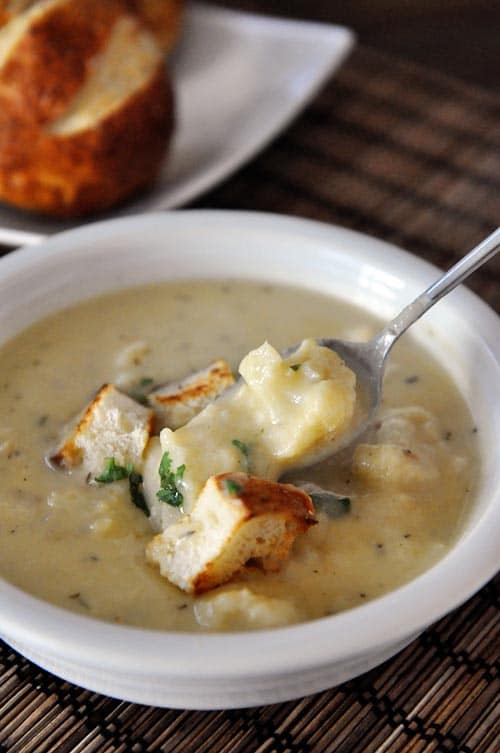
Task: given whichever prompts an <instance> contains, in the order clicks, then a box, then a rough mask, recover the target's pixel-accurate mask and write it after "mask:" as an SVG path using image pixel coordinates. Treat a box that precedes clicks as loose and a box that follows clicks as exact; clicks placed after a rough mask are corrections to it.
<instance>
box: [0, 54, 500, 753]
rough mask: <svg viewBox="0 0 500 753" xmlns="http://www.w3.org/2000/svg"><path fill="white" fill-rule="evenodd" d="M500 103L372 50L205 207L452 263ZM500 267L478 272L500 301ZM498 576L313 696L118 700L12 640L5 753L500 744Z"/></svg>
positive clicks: (410, 750)
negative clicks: (236, 701) (286, 219)
mask: <svg viewBox="0 0 500 753" xmlns="http://www.w3.org/2000/svg"><path fill="white" fill-rule="evenodd" d="M499 115H500V98H497V97H495V96H493V95H491V94H488V93H486V92H479V91H477V90H474V89H471V88H469V87H466V86H464V85H462V84H459V83H457V82H455V81H451V80H448V79H445V78H443V77H441V76H438V75H436V74H433V73H430V72H428V71H425V70H423V69H421V68H418V67H415V66H410V65H407V64H403V63H401V62H400V61H397V60H395V59H392V58H389V57H386V56H383V55H380V54H377V53H374V52H372V51H369V50H367V49H363V48H361V49H359V50H357V51H356V52H355V54H354V55H353V56H352V57H351V58H350V60H349V61H348V63H347V64H346V66H345V67H344V69H343V70H342V72H341V74H340V75H339V76H338V77H337V78H336V79H335V80H334V81H332V82H331V84H330V85H328V86H327V87H326V89H325V90H324V91H323V92H322V94H321V95H320V96H319V97H317V98H316V100H315V101H314V102H313V103H312V105H311V106H310V107H309V108H308V110H307V112H306V113H305V114H304V115H303V116H302V117H301V118H300V119H299V120H298V121H297V122H296V123H295V124H294V125H293V127H291V128H290V129H289V130H288V131H287V132H286V134H285V135H283V136H282V137H280V138H279V139H278V140H277V141H276V142H275V143H274V144H273V145H272V146H271V147H269V148H268V149H267V150H266V151H265V152H264V153H263V154H262V155H261V156H259V157H258V158H257V159H256V160H254V161H253V162H252V163H251V164H250V165H249V166H248V167H247V168H245V169H244V170H242V171H240V173H239V174H238V175H237V176H236V177H234V178H232V179H231V180H229V181H227V182H226V183H225V184H224V185H223V186H222V187H221V188H219V189H218V190H217V191H214V192H213V193H212V194H210V195H209V196H207V197H204V198H203V199H202V200H201V201H199V202H198V203H197V206H204V207H218V208H234V209H252V210H253V209H256V210H262V211H271V212H280V213H287V214H296V215H301V216H304V217H309V218H313V219H319V220H323V221H327V222H332V223H338V224H341V225H344V226H347V227H351V228H354V229H356V230H360V231H363V232H366V233H370V234H372V235H375V236H378V237H380V238H383V239H384V240H388V241H392V242H394V243H396V244H398V245H401V246H403V247H405V248H406V249H408V250H409V251H412V252H414V253H416V254H418V255H420V256H421V257H423V258H425V259H427V260H429V261H431V262H433V263H435V264H437V265H438V266H441V267H446V266H449V265H450V264H451V263H452V262H453V261H454V260H455V259H457V258H458V257H459V256H460V255H462V253H463V252H464V251H465V250H466V249H468V248H469V247H472V246H473V245H474V244H475V243H477V242H478V241H479V240H480V239H481V238H482V237H484V235H486V234H487V233H488V232H489V231H491V230H492V229H494V227H495V226H496V225H497V224H498V218H499V217H500V118H499ZM499 282H500V263H499V261H498V260H497V261H496V262H495V261H494V262H492V263H490V264H489V265H488V266H487V267H486V268H483V270H481V271H479V272H478V273H476V275H475V276H474V277H473V279H472V281H471V287H472V288H474V289H475V290H476V291H477V292H478V293H479V294H480V295H481V296H482V298H483V299H485V300H486V301H487V302H488V303H490V305H492V306H493V307H495V308H496V309H497V310H499V309H500V284H499ZM499 594H500V578H499V579H497V580H496V581H493V582H492V583H490V584H488V585H487V586H486V587H485V588H484V589H483V590H482V591H481V592H480V593H479V594H477V595H476V596H475V597H474V598H472V599H471V600H470V601H469V602H467V604H465V605H464V606H462V607H461V608H459V609H457V610H456V611H455V612H453V613H452V614H450V615H448V616H447V617H445V618H444V619H442V620H441V621H440V622H438V623H437V624H436V625H434V626H433V627H432V628H431V629H429V630H427V631H426V632H425V633H424V634H423V635H422V636H421V637H420V638H418V639H417V640H416V641H414V642H413V643H412V644H411V645H410V646H409V647H408V648H407V649H405V650H404V651H402V652H401V653H400V654H399V655H398V656H396V657H395V658H394V659H392V660H390V661H388V662H386V663H385V664H384V665H382V666H381V667H378V668H377V669H375V670H373V671H372V672H370V673H368V674H366V675H364V676H363V677H361V678H358V679H356V680H353V681H351V682H349V683H346V684H344V685H342V686H341V687H339V688H336V689H333V690H331V691H328V692H325V693H320V694H317V695H315V696H311V697H308V698H305V699H302V700H300V701H295V702H290V703H284V704H277V705H274V706H266V707H258V708H253V709H246V710H237V711H220V712H192V711H189V712H188V711H173V710H165V709H156V708H152V707H145V706H140V705H136V704H130V703H124V702H120V701H116V700H113V699H110V698H106V697H104V696H100V695H98V694H95V693H91V692H89V691H86V690H82V689H81V688H78V687H76V686H73V685H71V684H69V683H66V682H63V681H61V680H59V679H57V678H55V677H54V676H52V675H51V674H49V673H47V672H45V671H43V670H40V669H39V668H37V667H36V666H34V665H32V664H31V663H29V662H28V661H26V660H24V659H23V658H22V657H20V656H19V655H18V654H16V653H15V652H13V651H12V650H11V649H10V648H9V647H7V646H5V645H0V753H7V752H8V753H33V752H35V751H36V752H37V753H45V752H46V753H94V752H97V751H98V752H99V753H122V752H123V753H149V752H151V753H153V752H156V751H162V752H163V753H170V752H171V751H172V752H173V751H176V753H178V752H179V751H182V752H184V751H186V752H188V751H196V753H365V752H366V753H431V752H432V753H434V752H437V753H440V752H443V753H498V751H499V750H500V745H499V740H500V715H499V703H498V698H499V680H498V658H499V657H498V650H499V645H500V641H499V638H500V618H499V611H500V610H499Z"/></svg>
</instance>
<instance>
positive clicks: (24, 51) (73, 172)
mask: <svg viewBox="0 0 500 753" xmlns="http://www.w3.org/2000/svg"><path fill="white" fill-rule="evenodd" d="M123 5H124V4H123V2H119V1H118V0H116V1H115V0H105V2H103V0H41V1H40V2H37V3H35V4H32V5H31V7H29V8H28V9H26V10H25V11H24V12H22V13H20V14H19V15H17V16H15V17H14V18H12V19H11V20H10V21H9V22H8V23H7V24H6V25H5V26H4V27H3V28H2V29H0V199H2V200H4V201H6V202H8V203H11V204H13V205H15V206H17V207H21V208H26V209H36V210H39V211H42V212H46V213H49V214H53V215H55V216H60V217H68V216H77V215H83V214H87V213H90V212H95V211H98V210H103V209H107V208H109V207H111V206H113V205H115V204H116V203H118V202H120V201H122V200H123V199H125V198H126V197H128V196H130V195H132V194H134V193H135V192H136V191H138V190H139V189H141V188H143V187H145V186H147V185H149V184H151V183H152V182H153V181H154V179H155V177H156V175H157V173H158V171H159V168H160V166H161V162H162V159H163V157H164V154H165V152H166V148H167V145H168V142H169V138H170V135H171V132H172V127H173V110H174V108H173V95H172V90H171V87H170V84H169V81H168V78H167V73H166V71H165V67H164V63H163V57H162V51H161V49H160V47H159V45H158V44H157V42H156V40H155V38H154V37H153V35H152V34H151V33H150V32H149V31H148V30H147V29H146V27H145V26H144V25H143V24H142V23H141V22H140V21H139V20H138V18H137V16H135V15H133V14H130V13H127V12H125V11H124V9H123Z"/></svg>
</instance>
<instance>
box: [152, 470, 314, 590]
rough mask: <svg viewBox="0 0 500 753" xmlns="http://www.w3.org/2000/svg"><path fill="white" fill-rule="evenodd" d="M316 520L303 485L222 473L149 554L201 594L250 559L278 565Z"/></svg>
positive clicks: (162, 569) (171, 576)
mask: <svg viewBox="0 0 500 753" xmlns="http://www.w3.org/2000/svg"><path fill="white" fill-rule="evenodd" d="M315 522H316V519H315V517H314V507H313V505H312V502H311V499H310V497H309V496H308V495H307V494H306V493H305V492H304V491H302V490H301V489H298V488H297V487H294V486H291V485H289V484H278V483H276V482H272V481H265V480H264V479H260V478H255V477H252V476H247V475H246V474H244V473H222V474H219V475H218V476H212V477H211V478H209V479H208V481H207V482H206V484H205V486H204V488H203V490H202V492H201V494H200V496H199V498H198V500H197V502H196V505H195V506H194V508H193V510H192V512H191V513H189V514H187V515H183V516H182V517H181V518H180V519H179V520H178V521H177V522H176V523H174V524H173V525H171V526H169V527H168V528H167V529H166V530H165V531H164V532H163V533H161V534H159V535H158V536H155V538H154V539H153V540H152V541H151V542H150V543H149V544H148V547H147V550H146V555H147V558H148V560H149V561H150V562H151V563H154V564H157V565H159V567H160V572H161V574H162V575H163V576H164V577H166V578H168V579H169V580H170V581H171V582H172V583H174V584H175V585H176V586H178V587H179V588H181V589H182V590H183V591H187V592H188V593H193V594H199V593H202V592H203V591H208V590H209V589H210V588H214V587H215V586H218V585H219V584H220V583H224V582H225V581H228V580H229V579H230V578H231V577H232V576H233V575H234V574H235V573H237V572H238V571H239V570H241V568H243V567H244V566H245V564H246V563H247V562H248V561H249V560H252V562H254V563H255V564H259V565H260V566H262V567H264V568H265V569H266V570H268V569H277V568H278V566H279V563H280V561H281V560H284V559H286V558H287V557H288V555H289V552H290V549H291V546H292V544H293V542H294V539H295V538H296V536H297V535H298V534H299V533H304V532H305V531H306V530H307V529H308V528H309V526H310V525H312V524H313V523H315Z"/></svg>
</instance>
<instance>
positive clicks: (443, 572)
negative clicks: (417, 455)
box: [0, 209, 500, 679]
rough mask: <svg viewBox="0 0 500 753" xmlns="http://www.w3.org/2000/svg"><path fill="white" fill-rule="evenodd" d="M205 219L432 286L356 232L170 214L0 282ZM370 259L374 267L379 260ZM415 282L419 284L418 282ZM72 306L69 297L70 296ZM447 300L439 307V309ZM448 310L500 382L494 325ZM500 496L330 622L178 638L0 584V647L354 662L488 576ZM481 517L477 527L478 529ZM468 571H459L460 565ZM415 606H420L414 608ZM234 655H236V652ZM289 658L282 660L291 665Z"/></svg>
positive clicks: (65, 240)
mask: <svg viewBox="0 0 500 753" xmlns="http://www.w3.org/2000/svg"><path fill="white" fill-rule="evenodd" d="M186 216H189V218H190V219H193V218H195V219H197V220H200V221H203V223H204V224H205V225H206V223H207V222H208V223H209V224H210V225H211V227H212V228H215V230H216V231H217V229H218V228H220V229H225V230H227V228H228V227H237V228H238V231H239V232H241V230H242V229H245V228H246V229H249V230H251V229H252V228H253V229H258V230H264V231H272V232H276V231H278V232H281V233H285V234H286V233H288V234H292V235H293V233H297V232H299V233H302V234H305V236H307V237H309V238H312V239H313V241H314V240H315V239H316V240H317V241H322V242H324V241H328V242H330V243H331V242H332V241H333V240H335V241H347V242H349V243H350V244H354V246H355V247H357V248H358V249H360V250H361V252H363V250H366V249H369V250H370V253H373V252H374V250H375V251H376V252H377V253H378V254H381V255H382V256H384V255H387V254H388V253H389V254H390V255H391V257H390V258H391V269H394V268H396V269H398V270H399V269H400V268H402V267H405V268H407V269H408V271H409V274H410V277H411V276H412V275H414V274H416V273H417V272H418V273H422V274H424V276H425V277H429V281H432V279H433V277H435V276H437V275H438V274H439V270H438V269H437V268H436V267H434V266H433V265H431V264H429V263H428V262H426V261H423V260H421V259H418V258H417V257H414V256H412V255H411V254H409V253H407V252H405V251H403V250H402V249H399V248H397V247H395V246H392V245H391V244H388V243H386V242H385V241H381V240H378V239H374V238H371V237H370V236H367V235H364V234H361V233H358V232H356V231H352V230H348V229H344V228H339V227H336V226H333V225H327V224H325V223H322V222H317V221H314V220H309V219H302V218H298V217H287V216H284V215H276V214H271V213H260V212H240V211H236V210H196V209H194V210H192V209H190V210H180V211H175V212H170V213H156V214H150V215H138V216H134V217H125V218H119V219H115V220H104V221H101V222H98V223H93V224H89V225H85V226H83V227H80V228H76V229H72V230H68V231H64V232H62V233H59V234H57V235H56V236H53V237H51V238H49V239H48V240H46V241H44V242H42V243H41V244H40V245H39V246H36V247H31V248H24V249H20V250H17V251H14V252H12V253H11V254H9V255H8V256H6V257H3V258H2V259H0V275H1V276H4V277H5V275H7V276H17V275H21V276H22V274H23V272H26V270H27V269H30V268H32V267H33V266H35V267H36V266H37V265H42V266H44V265H46V264H47V263H48V262H49V261H53V260H57V261H59V260H61V261H65V262H66V263H68V259H69V257H70V254H68V244H69V246H71V244H72V243H73V242H76V241H78V242H80V241H86V240H87V239H91V240H92V242H93V244H96V245H98V244H99V242H101V243H102V242H105V241H106V239H107V238H109V237H110V236H112V235H114V234H115V233H116V230H117V229H119V230H120V231H126V232H127V233H132V232H138V231H140V230H143V229H144V227H145V226H148V227H150V228H151V229H155V230H168V229H169V228H171V227H173V226H176V227H177V229H179V227H180V228H182V223H184V225H185V218H186ZM379 261H380V260H379ZM417 276H418V275H417ZM75 300H79V299H78V297H75ZM450 300H451V299H449V301H450ZM449 301H448V305H452V306H453V307H454V308H455V309H457V310H458V309H460V313H461V315H463V316H465V314H467V316H470V317H472V318H473V320H474V323H475V324H476V323H478V324H481V325H482V327H484V330H485V332H484V334H479V333H477V337H478V339H479V341H480V342H482V343H483V344H484V345H485V347H486V348H487V349H488V350H489V352H490V354H491V358H492V363H493V362H494V363H495V366H496V369H497V370H498V373H499V375H500V338H498V337H495V330H497V329H498V324H499V319H498V317H497V316H496V314H495V313H494V312H493V311H492V310H491V309H490V308H489V307H488V306H487V305H486V304H485V303H484V302H483V301H482V300H481V299H479V298H478V297H477V296H476V295H475V294H474V293H472V292H471V291H469V290H467V289H464V288H461V289H457V290H456V291H455V292H454V293H453V302H452V303H450V302H449ZM499 503H500V489H497V495H496V506H494V505H493V504H490V507H489V509H488V514H487V516H486V515H485V514H483V515H482V516H481V517H480V519H479V520H477V521H476V522H475V524H474V525H473V526H472V527H471V528H470V529H469V530H467V531H466V532H465V533H464V534H463V535H462V536H461V537H460V539H459V540H458V542H457V543H456V544H455V545H454V546H453V548H452V549H451V550H449V551H448V553H447V554H446V555H445V556H444V557H443V558H442V559H441V560H439V561H438V562H437V563H436V564H435V565H434V566H432V567H431V568H430V569H428V570H426V571H425V572H423V573H422V574H421V575H419V576H418V577H417V578H415V579H413V580H411V581H410V582H408V583H406V584H404V585H403V586H400V587H399V588H397V589H395V590H393V591H391V592H389V593H387V594H385V595H383V596H381V597H378V598H376V599H373V600H371V601H369V602H367V603H366V604H363V605H361V606H358V607H355V608H353V609H350V610H347V611H345V612H341V613H339V614H336V615H332V616H329V617H322V618H320V619H316V620H311V621H308V622H304V623H299V624H297V625H291V626H287V627H281V628H273V629H271V630H269V629H266V630H253V631H239V632H235V633H181V632H175V631H156V630H148V629H144V628H135V627H129V626H122V625H115V624H111V623H106V622H103V621H100V620H97V619H94V618H90V617H86V616H83V615H78V614H76V613H73V612H70V611H67V610H65V609H62V608H60V607H57V606H54V605H52V604H49V603H47V602H44V601H42V600H40V599H38V598H36V597H33V596H31V595H29V594H27V593H25V592H23V591H21V590H20V589H18V588H16V587H15V586H13V585H11V584H10V583H7V582H6V581H4V580H3V579H1V578H0V604H1V609H0V631H1V632H2V633H3V634H4V636H5V637H6V639H7V641H9V640H11V641H15V643H16V644H17V645H29V646H34V647H36V648H37V650H39V651H41V652H47V651H49V652H50V653H55V654H57V655H59V656H61V657H65V658H66V659H68V660H72V659H74V657H75V656H78V655H82V656H85V662H86V664H87V665H88V666H94V667H96V668H102V667H105V668H106V669H107V670H109V671H117V672H123V669H124V666H123V661H124V656H127V667H126V669H127V672H128V673H131V674H137V675H139V674H144V673H145V672H147V673H148V674H150V675H151V676H152V677H160V676H165V675H166V674H167V675H169V676H173V677H175V676H177V677H182V678H192V679H195V678H197V679H201V678H208V679H210V678H215V677H217V678H227V677H235V676H241V677H245V676H246V677H252V676H257V675H262V674H266V675H269V674H276V673H287V672H290V671H291V670H292V669H293V671H297V670H300V669H301V668H308V667H320V666H325V665H327V664H330V663H333V662H335V661H337V660H339V659H345V658H346V657H354V656H359V655H362V654H366V653H368V652H372V651H373V650H376V649H380V648H383V647H384V646H387V645H389V644H390V643H394V642H395V641H398V640H403V639H406V638H409V637H411V636H413V635H416V634H417V633H418V632H420V631H421V630H423V629H424V628H425V627H426V626H428V625H429V624H430V623H432V622H434V621H435V620H437V619H438V618H440V617H442V616H443V615H444V614H445V613H447V612H449V611H451V610H452V609H454V608H455V607H457V606H458V605H460V604H461V603H463V602H464V601H465V600H466V599H467V598H469V597H470V596H471V595H472V594H473V593H474V592H475V591H477V590H478V589H479V588H480V587H481V586H482V585H484V584H485V583H486V582H487V581H488V580H489V578H491V577H492V576H493V575H494V574H495V572H496V570H497V568H498V564H499V562H498V547H499V544H500V536H499V531H500V504H499ZM486 517H487V518H488V520H486ZM463 562H467V564H468V568H469V570H468V572H467V573H466V574H464V573H463V572H462V569H461V563H463ZM422 604H425V609H423V608H422ZM243 646H245V650H244V651H242V647H243ZM290 657H293V659H292V661H291V658H290Z"/></svg>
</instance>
